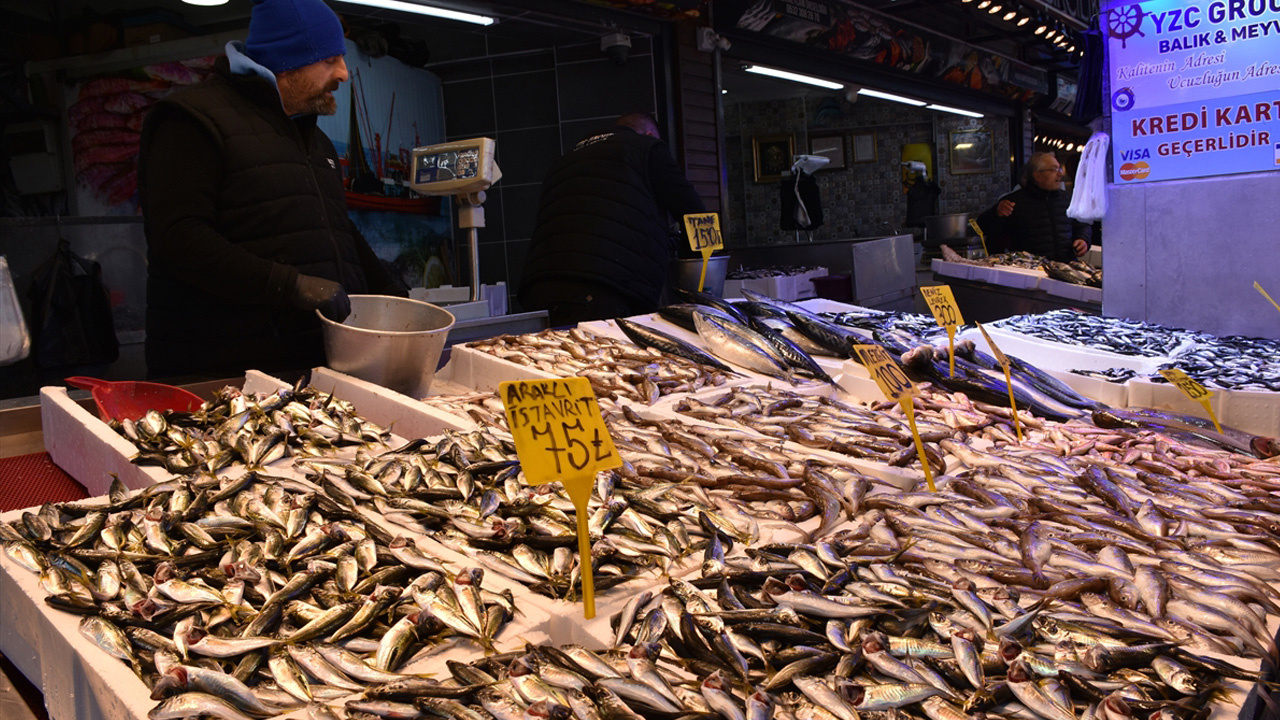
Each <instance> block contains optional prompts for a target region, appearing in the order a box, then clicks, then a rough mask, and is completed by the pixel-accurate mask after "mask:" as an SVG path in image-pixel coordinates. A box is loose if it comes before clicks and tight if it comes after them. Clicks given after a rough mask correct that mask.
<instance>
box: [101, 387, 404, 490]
mask: <svg viewBox="0 0 1280 720" xmlns="http://www.w3.org/2000/svg"><path fill="white" fill-rule="evenodd" d="M109 424H110V426H111V427H112V428H113V429H115V430H116V432H118V433H120V434H121V435H123V436H124V437H125V438H127V439H129V440H130V441H132V442H133V443H134V444H135V445H136V446H137V447H138V455H137V457H136V458H134V462H135V463H137V464H139V465H159V466H161V467H163V468H165V469H166V470H168V471H169V472H171V473H174V474H175V475H191V474H195V473H200V472H205V473H216V472H218V471H219V470H222V469H224V468H226V467H229V466H231V465H232V464H234V463H241V464H243V465H244V466H245V467H248V468H251V469H252V468H260V467H263V466H265V465H269V464H271V463H273V462H275V461H277V460H280V459H281V458H285V457H290V456H295V455H297V456H304V457H306V456H312V457H314V456H321V455H329V454H333V453H336V452H339V451H340V450H342V449H343V448H350V447H357V446H364V445H369V444H374V443H381V442H384V441H385V440H386V439H387V438H388V437H389V435H390V433H389V432H388V431H387V430H385V429H383V428H381V427H378V426H377V425H375V424H374V423H371V422H369V421H368V420H365V419H364V418H361V417H360V416H359V415H358V414H357V413H356V412H355V409H354V408H353V407H352V406H351V404H350V403H348V402H345V401H342V400H339V399H337V398H335V397H333V395H331V394H326V393H320V392H318V391H316V390H315V389H314V388H312V387H309V386H303V385H302V384H301V383H299V384H298V385H297V386H295V387H293V388H285V389H281V390H280V391H278V392H275V393H270V394H266V395H264V396H261V397H257V396H251V395H245V394H244V393H242V392H240V391H239V390H238V389H236V388H234V387H230V386H228V387H224V388H223V389H221V390H219V391H218V392H217V393H216V395H215V397H214V399H213V401H212V402H206V403H205V404H204V405H202V406H201V407H200V408H199V409H198V410H196V411H194V412H190V413H180V412H166V413H159V412H156V411H154V410H152V411H150V412H148V413H147V414H146V415H145V416H143V417H142V418H139V419H138V420H137V421H136V422H135V421H132V420H128V419H126V420H122V421H116V420H111V421H110V423H109Z"/></svg>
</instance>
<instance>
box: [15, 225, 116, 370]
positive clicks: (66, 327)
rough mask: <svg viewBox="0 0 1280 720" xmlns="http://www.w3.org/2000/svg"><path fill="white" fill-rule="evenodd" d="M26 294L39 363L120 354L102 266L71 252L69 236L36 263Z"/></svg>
mask: <svg viewBox="0 0 1280 720" xmlns="http://www.w3.org/2000/svg"><path fill="white" fill-rule="evenodd" d="M27 298H28V299H29V300H30V301H31V334H32V337H33V342H32V349H33V350H34V353H33V354H34V356H35V360H36V364H37V365H39V366H40V367H44V368H50V367H63V366H67V365H97V364H103V363H111V362H115V360H116V358H118V357H120V344H119V341H117V340H116V329H115V322H114V321H113V320H112V318H111V299H110V297H109V296H108V295H107V288H106V286H105V285H103V284H102V266H101V265H99V264H98V263H97V262H94V261H91V260H85V259H84V258H82V257H80V256H78V255H76V254H75V253H73V252H71V244H70V243H68V242H67V241H66V240H65V239H61V240H59V241H58V249H57V251H56V252H54V254H53V257H51V258H49V259H48V260H47V261H46V262H45V263H44V264H43V265H41V266H40V267H39V268H37V269H36V271H35V274H34V276H33V280H32V283H31V287H30V289H29V290H28V292H27Z"/></svg>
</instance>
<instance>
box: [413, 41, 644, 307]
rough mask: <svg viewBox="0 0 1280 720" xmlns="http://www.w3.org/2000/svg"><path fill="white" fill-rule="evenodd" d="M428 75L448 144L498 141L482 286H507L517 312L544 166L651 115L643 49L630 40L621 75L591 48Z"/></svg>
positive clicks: (534, 53)
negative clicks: (440, 97) (630, 115)
mask: <svg viewBox="0 0 1280 720" xmlns="http://www.w3.org/2000/svg"><path fill="white" fill-rule="evenodd" d="M435 71H436V73H437V74H438V75H439V76H440V77H441V79H442V80H443V81H444V105H445V133H446V136H447V137H448V139H449V140H455V139H462V138H468V137H475V136H477V135H485V136H489V137H493V138H495V139H496V140H497V144H498V153H497V160H498V167H499V168H501V169H502V179H501V180H500V181H498V183H497V184H496V185H494V186H493V187H492V188H491V189H490V190H489V191H488V193H487V197H486V199H485V204H484V209H485V227H483V228H481V229H480V231H479V238H480V279H481V282H484V283H496V282H499V281H506V283H507V288H508V294H509V296H510V300H511V305H510V307H511V308H512V311H513V312H514V311H519V310H520V307H519V303H518V301H517V300H516V292H517V288H518V287H519V282H520V273H521V271H522V269H523V267H524V260H525V255H526V253H527V252H528V248H529V238H530V235H531V234H532V232H533V224H534V220H535V218H536V216H537V211H538V196H539V193H540V192H541V188H542V178H543V177H544V176H545V175H546V172H547V168H548V166H549V165H550V164H551V162H552V161H554V160H555V159H556V158H558V157H559V156H560V155H562V154H563V153H564V152H566V151H567V150H568V149H569V148H571V147H573V145H574V144H575V143H577V142H578V141H579V140H581V139H582V138H584V137H586V136H588V135H590V134H592V133H594V132H597V131H599V130H600V129H602V128H603V127H606V126H608V125H610V124H612V122H613V120H614V119H615V118H616V117H617V116H618V115H621V114H622V113H624V112H628V111H631V110H648V111H650V112H652V111H654V110H655V109H656V107H657V99H656V91H655V87H654V69H653V51H652V45H651V42H650V40H649V39H648V38H643V37H636V36H633V37H632V48H631V54H630V58H629V59H628V60H627V63H626V64H625V65H621V66H618V65H614V64H613V63H612V62H611V61H609V60H608V59H607V58H606V57H605V56H604V55H603V54H602V53H601V52H600V46H599V42H598V41H596V42H592V43H588V44H582V45H569V46H559V47H546V48H536V49H532V50H530V51H527V52H522V53H520V54H518V55H515V54H512V55H506V56H495V57H492V58H486V59H478V60H473V61H469V62H466V63H454V64H451V65H449V66H445V67H440V68H437V69H435ZM457 236H458V242H459V252H458V257H460V258H462V260H461V263H460V264H461V265H462V266H461V267H459V273H460V275H459V276H460V277H462V278H468V277H470V270H469V269H468V268H467V267H466V262H467V260H466V259H467V257H468V255H467V250H466V245H465V243H466V237H465V236H464V235H463V234H462V233H461V232H458V233H457Z"/></svg>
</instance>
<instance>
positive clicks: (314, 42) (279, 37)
mask: <svg viewBox="0 0 1280 720" xmlns="http://www.w3.org/2000/svg"><path fill="white" fill-rule="evenodd" d="M244 49H245V54H246V55H248V56H249V57H250V58H252V59H253V61H254V62H256V63H258V64H259V65H261V66H263V67H265V68H266V69H268V70H270V71H271V72H273V73H275V74H277V75H278V74H280V73H282V72H284V71H285V70H294V69H296V68H300V67H303V66H304V65H310V64H311V63H314V62H319V61H321V60H325V59H327V58H331V57H334V56H336V55H345V54H346V52H347V44H346V42H345V41H344V40H343V37H342V23H341V22H340V21H339V20H338V16H337V15H335V14H334V13H333V10H330V9H329V6H328V5H325V4H324V0H253V13H252V14H251V15H250V16H249V37H248V38H246V39H245V43H244Z"/></svg>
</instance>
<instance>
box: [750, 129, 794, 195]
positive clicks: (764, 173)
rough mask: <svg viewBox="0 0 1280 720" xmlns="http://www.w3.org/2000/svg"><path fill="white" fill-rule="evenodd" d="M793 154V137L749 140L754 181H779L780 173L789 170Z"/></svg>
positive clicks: (760, 136)
mask: <svg viewBox="0 0 1280 720" xmlns="http://www.w3.org/2000/svg"><path fill="white" fill-rule="evenodd" d="M795 154H796V139H795V136H794V135H757V136H755V137H753V138H751V157H752V159H753V160H754V163H753V165H752V167H753V168H754V170H755V175H754V179H755V181H756V182H758V183H768V182H777V181H779V180H781V179H782V173H783V172H786V171H787V170H790V169H791V158H792V157H794V156H795Z"/></svg>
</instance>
